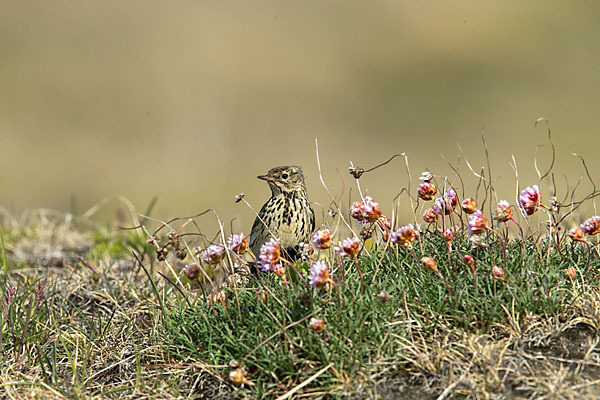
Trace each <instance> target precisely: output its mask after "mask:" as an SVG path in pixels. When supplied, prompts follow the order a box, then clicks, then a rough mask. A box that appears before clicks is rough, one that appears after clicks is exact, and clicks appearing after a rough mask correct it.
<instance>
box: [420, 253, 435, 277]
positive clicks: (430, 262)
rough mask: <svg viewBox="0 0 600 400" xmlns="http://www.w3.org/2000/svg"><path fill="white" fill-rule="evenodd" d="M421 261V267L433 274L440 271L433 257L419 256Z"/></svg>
mask: <svg viewBox="0 0 600 400" xmlns="http://www.w3.org/2000/svg"><path fill="white" fill-rule="evenodd" d="M421 263H422V264H423V267H424V268H425V269H426V270H429V271H431V272H433V273H435V274H439V273H440V271H439V270H438V266H437V262H436V261H435V259H434V258H433V257H423V258H421Z"/></svg>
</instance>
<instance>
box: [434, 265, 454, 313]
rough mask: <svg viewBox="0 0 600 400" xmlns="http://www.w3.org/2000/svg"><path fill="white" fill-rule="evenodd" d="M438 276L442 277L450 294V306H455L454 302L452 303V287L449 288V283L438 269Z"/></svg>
mask: <svg viewBox="0 0 600 400" xmlns="http://www.w3.org/2000/svg"><path fill="white" fill-rule="evenodd" d="M438 276H439V277H440V278H442V281H444V285H446V290H448V294H449V295H450V301H451V302H452V308H456V304H455V303H454V293H453V292H452V289H450V285H449V284H448V281H447V280H446V277H445V276H444V275H442V273H441V272H440V271H438Z"/></svg>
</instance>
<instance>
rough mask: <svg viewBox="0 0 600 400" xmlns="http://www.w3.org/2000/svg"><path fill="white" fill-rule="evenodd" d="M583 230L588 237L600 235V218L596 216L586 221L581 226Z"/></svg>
mask: <svg viewBox="0 0 600 400" xmlns="http://www.w3.org/2000/svg"><path fill="white" fill-rule="evenodd" d="M581 230H582V231H583V233H585V234H586V235H597V234H599V233H600V217H599V216H597V215H595V216H593V217H590V218H588V219H586V220H585V221H584V222H583V224H581Z"/></svg>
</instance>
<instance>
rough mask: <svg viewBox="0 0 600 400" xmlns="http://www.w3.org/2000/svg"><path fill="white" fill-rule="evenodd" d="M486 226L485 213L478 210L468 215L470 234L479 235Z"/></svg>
mask: <svg viewBox="0 0 600 400" xmlns="http://www.w3.org/2000/svg"><path fill="white" fill-rule="evenodd" d="M487 227H488V221H487V218H486V217H485V215H483V213H482V212H481V211H480V210H477V211H475V213H473V214H471V215H469V234H470V235H480V234H482V233H483V232H485V230H486V229H487Z"/></svg>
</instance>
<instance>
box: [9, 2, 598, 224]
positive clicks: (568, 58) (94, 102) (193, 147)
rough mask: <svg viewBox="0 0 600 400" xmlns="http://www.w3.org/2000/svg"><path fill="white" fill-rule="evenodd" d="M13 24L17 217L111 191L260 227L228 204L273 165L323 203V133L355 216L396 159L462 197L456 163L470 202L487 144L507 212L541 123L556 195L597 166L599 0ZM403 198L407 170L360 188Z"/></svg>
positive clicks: (243, 8)
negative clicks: (294, 168)
mask: <svg viewBox="0 0 600 400" xmlns="http://www.w3.org/2000/svg"><path fill="white" fill-rule="evenodd" d="M0 21H1V22H0V206H3V207H5V208H7V209H8V210H10V212H12V213H15V214H17V215H18V214H19V213H22V212H23V211H24V210H26V209H31V208H39V207H48V208H52V209H58V210H64V211H74V212H76V213H79V214H81V213H83V212H85V211H86V210H88V209H89V208H90V207H92V206H94V205H95V204H99V202H100V201H101V200H102V199H103V198H105V197H106V196H109V197H111V196H118V195H122V196H125V197H126V198H128V199H129V200H130V201H131V202H132V203H133V204H134V206H135V207H136V208H137V209H138V210H139V211H140V212H142V211H144V209H145V208H146V207H147V206H148V204H149V203H150V201H151V199H152V198H153V197H154V196H157V197H158V202H157V204H156V207H155V209H154V211H153V216H155V217H157V218H160V219H168V218H169V217H173V216H185V215H191V214H195V213H197V212H201V211H203V210H205V209H206V208H209V207H214V208H215V209H216V210H217V212H218V213H219V215H220V216H221V217H222V218H223V219H224V220H227V221H229V220H230V219H232V218H236V222H235V225H234V226H236V229H243V230H244V231H246V232H247V231H249V225H250V224H251V222H252V220H253V218H254V215H253V213H252V211H251V210H250V209H248V208H247V207H246V206H244V205H243V204H235V203H234V196H235V195H236V194H238V193H240V192H245V193H246V199H247V200H248V201H249V202H250V203H251V204H253V205H254V207H256V208H259V207H260V206H261V204H262V203H263V202H264V201H265V200H266V199H267V197H268V196H269V190H268V187H267V185H266V184H265V183H264V182H261V181H259V180H257V179H256V176H257V175H259V174H262V173H264V172H266V171H267V170H268V169H269V168H271V167H274V166H278V165H282V164H298V165H302V166H304V168H305V174H306V178H307V186H308V190H309V196H310V198H311V200H313V201H315V202H317V203H320V204H323V205H324V206H325V208H327V206H328V204H329V200H328V199H329V198H328V196H327V194H326V192H325V190H324V189H323V187H322V185H321V184H320V181H319V176H318V170H317V163H316V156H315V138H318V140H319V147H320V157H321V164H322V169H323V177H324V179H325V181H326V182H327V183H328V185H329V187H330V189H331V191H332V192H333V193H334V194H339V193H341V189H342V180H341V178H340V175H338V173H337V172H336V168H337V169H339V170H340V171H341V175H342V176H343V177H344V180H345V183H344V185H345V189H346V192H345V195H344V199H345V202H346V203H347V195H348V189H349V188H350V187H353V188H354V189H353V190H354V193H353V196H354V198H356V189H355V184H354V182H353V181H352V180H351V179H350V176H349V175H348V173H347V168H348V166H349V165H350V162H351V161H352V162H353V163H354V164H358V165H360V166H362V167H365V168H368V167H371V166H373V165H376V164H378V163H379V162H382V161H384V160H386V159H387V158H389V157H390V156H391V155H392V154H395V153H401V152H405V153H407V155H408V157H409V162H410V167H411V172H412V173H413V179H414V180H413V190H415V188H416V182H417V179H416V178H417V177H418V176H419V175H420V172H421V171H423V170H425V169H429V170H431V171H432V172H433V173H435V174H436V175H439V176H442V177H443V176H445V175H448V176H449V177H450V178H451V179H452V180H453V181H454V182H456V178H455V177H454V173H453V172H452V170H451V169H450V168H449V167H448V165H447V164H446V161H445V160H444V158H445V159H446V160H448V161H449V162H451V163H452V164H453V165H455V166H457V167H458V168H459V170H460V172H461V175H462V176H463V178H464V179H465V182H466V183H467V185H468V187H470V188H474V187H475V185H476V183H477V180H476V178H475V177H474V176H473V174H472V173H471V172H470V171H469V170H468V168H467V167H466V165H465V163H464V160H459V158H460V156H461V154H463V155H464V156H465V157H466V158H467V159H468V160H469V162H470V163H471V164H472V165H473V167H474V168H475V169H477V170H479V168H481V167H482V166H484V165H485V164H486V161H485V153H484V150H483V145H482V140H481V135H482V132H485V138H486V141H487V143H488V148H489V156H490V162H491V165H492V174H493V175H494V177H495V178H494V179H495V185H496V187H497V189H498V191H499V192H500V193H501V196H502V197H505V198H508V199H509V200H510V201H511V202H512V203H514V198H515V197H514V193H515V182H516V181H515V176H514V173H513V170H512V169H511V167H510V162H511V156H513V155H514V157H515V159H516V161H517V165H518V169H519V175H520V179H521V188H522V187H524V186H526V185H530V184H534V183H536V182H537V174H536V172H535V168H534V156H535V154H536V149H537V155H538V163H539V168H540V169H542V170H545V169H546V168H547V166H548V165H549V162H550V159H551V152H550V145H549V142H548V140H547V132H546V128H545V125H544V124H542V125H541V126H540V125H538V127H534V122H535V120H536V119H537V118H539V117H545V118H547V119H548V120H549V122H550V126H551V128H552V133H553V140H554V144H555V145H556V149H557V159H556V164H555V168H554V171H555V172H556V180H557V183H559V184H560V185H564V182H565V178H567V179H569V182H571V184H572V185H573V184H575V183H576V182H577V180H578V179H579V177H581V176H584V170H583V169H582V167H581V162H580V160H578V159H577V158H576V157H574V156H573V155H572V154H571V153H573V152H575V153H579V154H581V155H582V156H583V157H585V159H586V161H587V163H588V166H589V167H590V172H591V173H592V176H594V175H595V172H597V171H598V169H599V167H600V160H599V159H598V157H597V154H598V150H599V147H598V144H597V134H598V129H599V126H600V121H599V118H600V112H599V111H600V96H599V89H600V40H598V38H600V2H597V1H587V2H586V1H578V2H565V1H562V0H540V1H528V2H523V1H516V0H514V1H502V2H482V1H479V0H473V1H460V0H457V1H453V2H431V1H399V0H393V1H368V2H367V1H348V0H345V1H299V2H291V1H267V0H260V1H252V2H249V1H179V2H165V1H152V0H143V1H127V2H122V1H115V0H103V1H61V0H58V1H52V2H41V1H37V2H36V1H30V2H24V1H13V0H4V1H3V2H2V13H1V15H0ZM458 144H460V146H461V147H462V151H461V150H460V149H459V147H458ZM540 145H543V147H539V148H538V146H540ZM599 182H600V181H599ZM407 183H408V181H407V178H406V171H405V168H404V161H403V160H401V159H396V160H394V161H393V162H392V163H390V164H389V165H387V166H386V167H384V168H381V169H379V170H377V171H376V172H373V173H370V174H366V175H364V177H363V178H362V179H361V187H362V189H363V190H367V191H368V192H369V193H370V194H371V195H372V196H373V197H375V198H376V199H377V200H379V201H380V202H381V203H382V206H383V207H384V212H386V213H387V212H388V211H387V210H389V209H390V207H391V205H392V200H393V198H394V196H395V195H396V194H397V193H398V192H399V191H400V190H401V189H402V188H403V187H406V186H407ZM581 187H582V189H581V195H583V194H584V192H585V193H586V194H587V193H588V192H589V191H590V190H591V189H590V188H591V185H590V184H589V183H588V182H587V181H584V182H583V183H582V185H581ZM549 192H550V189H549V187H548V185H546V187H543V188H542V193H543V195H544V196H545V197H546V198H547V197H548V196H549ZM502 194H504V195H502ZM111 204H112V203H109V204H107V205H106V206H104V207H103V208H102V209H101V210H100V213H99V214H97V217H98V218H108V219H113V220H114V216H115V214H114V207H117V206H116V205H111ZM111 207H112V208H111ZM405 211H406V213H407V214H408V212H409V210H408V208H406V209H405Z"/></svg>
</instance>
